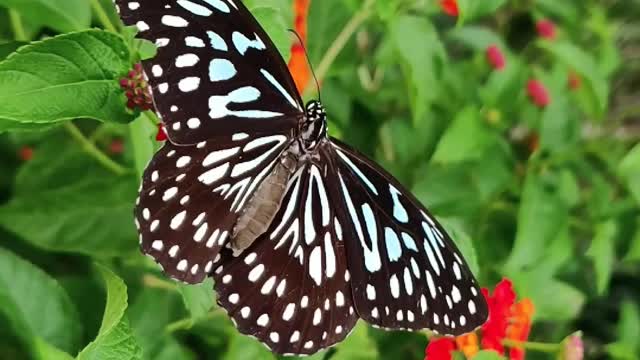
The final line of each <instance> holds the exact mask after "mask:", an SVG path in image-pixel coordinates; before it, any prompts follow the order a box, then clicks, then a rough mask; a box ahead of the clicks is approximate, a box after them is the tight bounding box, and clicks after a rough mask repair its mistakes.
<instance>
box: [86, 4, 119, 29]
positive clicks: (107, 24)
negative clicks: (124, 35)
mask: <svg viewBox="0 0 640 360" xmlns="http://www.w3.org/2000/svg"><path fill="white" fill-rule="evenodd" d="M91 7H92V8H93V11H94V12H95V13H96V15H97V16H98V19H100V22H101V23H102V26H104V28H105V29H107V30H109V31H111V32H114V33H117V32H118V29H117V28H116V27H115V25H113V24H112V23H111V20H110V19H109V15H107V13H106V11H104V9H103V8H102V6H100V3H99V2H98V0H91Z"/></svg>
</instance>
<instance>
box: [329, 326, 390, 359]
mask: <svg viewBox="0 0 640 360" xmlns="http://www.w3.org/2000/svg"><path fill="white" fill-rule="evenodd" d="M378 358H379V354H378V348H377V347H376V344H375V342H374V341H373V339H371V337H370V336H369V328H368V327H367V325H366V324H365V323H364V322H362V321H359V322H358V323H357V324H356V326H355V328H354V329H353V331H352V332H351V334H350V335H349V337H347V338H346V339H345V340H344V341H343V342H341V343H340V344H338V346H337V347H336V353H335V354H334V355H333V356H332V357H331V359H332V360H375V359H378Z"/></svg>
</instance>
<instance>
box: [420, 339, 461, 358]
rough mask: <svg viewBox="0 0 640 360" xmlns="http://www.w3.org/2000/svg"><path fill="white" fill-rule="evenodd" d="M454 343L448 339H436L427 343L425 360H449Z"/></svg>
mask: <svg viewBox="0 0 640 360" xmlns="http://www.w3.org/2000/svg"><path fill="white" fill-rule="evenodd" d="M455 348H456V343H455V342H454V341H453V339H450V338H438V339H435V340H431V341H429V345H427V348H426V350H425V352H424V353H425V357H424V359H425V360H451V359H452V357H451V352H452V351H453V350H455Z"/></svg>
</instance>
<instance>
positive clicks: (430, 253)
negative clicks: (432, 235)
mask: <svg viewBox="0 0 640 360" xmlns="http://www.w3.org/2000/svg"><path fill="white" fill-rule="evenodd" d="M424 251H425V252H426V253H427V258H429V264H430V265H431V268H432V269H433V271H435V272H436V275H440V267H439V266H438V262H437V261H436V257H435V255H433V251H432V250H431V245H429V241H428V240H427V239H425V240H424ZM427 275H428V274H427ZM427 280H428V278H427Z"/></svg>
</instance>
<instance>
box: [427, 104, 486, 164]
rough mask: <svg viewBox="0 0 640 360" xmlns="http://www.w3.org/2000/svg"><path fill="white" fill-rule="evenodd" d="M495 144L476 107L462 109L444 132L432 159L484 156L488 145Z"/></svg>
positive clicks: (454, 160) (455, 160) (446, 160)
mask: <svg viewBox="0 0 640 360" xmlns="http://www.w3.org/2000/svg"><path fill="white" fill-rule="evenodd" d="M492 144H493V136H492V133H491V132H490V131H489V129H488V128H487V127H486V126H485V124H484V122H483V121H482V120H481V119H480V116H479V111H478V109H476V108H475V107H467V108H465V109H463V110H461V111H460V112H459V113H458V114H457V116H456V118H455V119H454V120H453V122H452V124H451V125H450V126H449V128H448V129H447V131H446V132H445V133H444V135H443V136H442V138H440V142H439V143H438V146H437V148H436V151H435V153H434V154H433V158H432V160H433V161H434V162H439V163H453V162H461V161H464V160H475V159H479V158H480V157H482V155H483V152H484V150H485V149H486V148H487V146H490V145H492Z"/></svg>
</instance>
